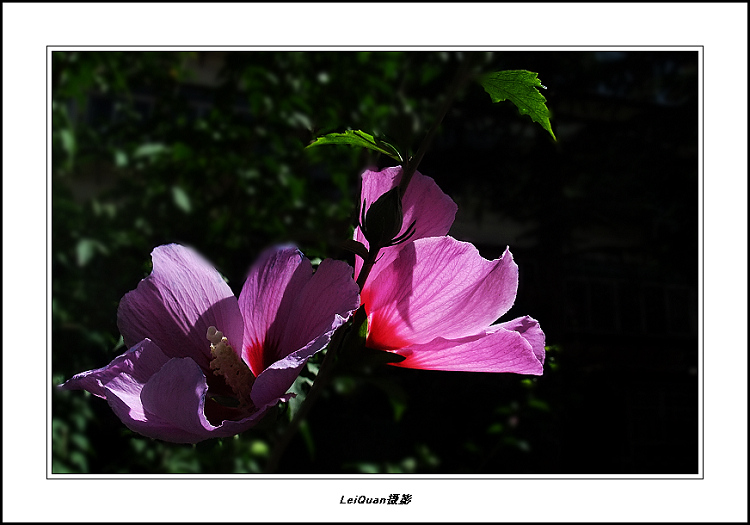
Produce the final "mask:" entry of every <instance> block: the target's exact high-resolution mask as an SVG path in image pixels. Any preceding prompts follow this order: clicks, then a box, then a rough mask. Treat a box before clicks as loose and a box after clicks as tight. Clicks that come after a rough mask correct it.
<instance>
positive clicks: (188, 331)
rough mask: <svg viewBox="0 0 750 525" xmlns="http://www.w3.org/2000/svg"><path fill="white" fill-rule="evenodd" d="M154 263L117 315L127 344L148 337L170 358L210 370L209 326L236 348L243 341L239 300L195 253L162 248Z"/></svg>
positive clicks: (174, 246)
mask: <svg viewBox="0 0 750 525" xmlns="http://www.w3.org/2000/svg"><path fill="white" fill-rule="evenodd" d="M151 259H152V261H153V270H152V272H151V275H149V276H148V277H146V278H145V279H143V280H142V281H141V282H140V283H139V284H138V287H137V288H136V289H135V290H133V291H131V292H128V293H127V294H125V296H124V297H123V298H122V300H121V301H120V306H119V308H118V310H117V326H118V327H119V328H120V332H121V333H122V336H123V339H124V341H125V344H126V345H127V346H128V347H131V346H133V345H135V344H136V343H138V342H139V341H141V340H143V339H146V338H148V339H151V340H152V341H153V342H154V343H156V344H157V345H158V346H159V348H161V350H162V351H163V352H164V353H165V354H166V355H167V356H168V357H190V358H191V359H192V360H193V361H195V362H196V363H197V364H198V365H199V366H200V367H201V369H203V370H204V371H206V370H209V361H210V359H211V356H210V345H209V344H208V342H207V340H206V331H207V330H208V327H209V326H215V327H216V328H217V329H218V330H220V331H222V332H223V333H224V335H225V336H226V337H227V339H228V340H229V342H230V344H232V345H233V346H234V347H235V348H237V347H239V345H240V343H241V341H242V316H241V314H240V310H239V307H238V306H237V299H236V298H235V297H234V294H233V293H232V290H231V289H230V288H229V286H228V285H227V283H225V282H224V279H222V277H221V275H219V272H217V271H216V269H214V267H213V266H211V264H209V263H208V262H207V261H206V260H205V259H204V258H203V257H201V256H200V255H199V254H198V253H196V252H195V251H194V250H192V249H190V248H186V247H184V246H180V245H178V244H169V245H165V246H159V247H157V248H155V249H154V251H153V252H152V253H151ZM235 345H236V346H235Z"/></svg>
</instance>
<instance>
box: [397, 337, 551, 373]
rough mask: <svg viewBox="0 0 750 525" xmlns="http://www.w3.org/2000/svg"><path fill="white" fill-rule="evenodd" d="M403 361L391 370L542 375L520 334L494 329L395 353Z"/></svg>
mask: <svg viewBox="0 0 750 525" xmlns="http://www.w3.org/2000/svg"><path fill="white" fill-rule="evenodd" d="M397 353H398V354H400V355H403V356H406V359H405V360H403V361H400V362H398V363H392V364H393V366H401V367H405V368H419V369H423V370H447V371H456V372H513V373H516V374H531V375H542V372H543V368H542V363H541V362H540V360H539V358H538V357H537V356H536V354H535V353H534V350H533V348H532V347H531V343H529V341H527V340H526V339H525V338H524V337H523V336H522V334H521V333H519V332H516V331H511V330H505V329H504V328H499V327H497V328H494V329H493V331H492V332H491V333H483V334H479V335H474V336H469V337H463V338H460V339H453V340H450V339H444V338H442V337H439V338H437V339H435V340H433V341H430V342H429V343H426V344H419V345H412V346H408V347H406V348H402V349H400V350H398V351H397Z"/></svg>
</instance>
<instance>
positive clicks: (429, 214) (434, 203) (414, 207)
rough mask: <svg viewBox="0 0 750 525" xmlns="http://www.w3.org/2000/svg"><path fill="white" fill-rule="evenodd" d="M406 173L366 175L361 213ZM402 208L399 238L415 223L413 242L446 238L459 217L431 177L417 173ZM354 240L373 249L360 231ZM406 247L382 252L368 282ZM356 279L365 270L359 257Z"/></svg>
mask: <svg viewBox="0 0 750 525" xmlns="http://www.w3.org/2000/svg"><path fill="white" fill-rule="evenodd" d="M402 172H403V169H402V168H401V167H400V166H399V167H395V168H386V169H384V170H382V171H379V172H377V171H369V170H367V171H365V172H364V173H363V174H362V192H361V195H360V202H359V204H360V209H361V207H362V204H363V201H364V202H366V205H367V208H368V209H369V207H370V206H371V205H372V204H373V203H374V202H375V201H376V200H377V199H378V198H379V197H380V196H381V195H383V194H384V193H385V192H387V191H388V190H390V189H393V188H395V187H396V186H398V184H399V182H401V175H402ZM401 207H402V211H403V214H404V222H403V226H402V228H401V231H400V232H399V235H401V234H403V233H405V232H406V230H407V228H409V225H410V224H411V223H412V222H413V221H415V220H416V223H415V233H414V235H413V236H412V238H411V239H412V240H416V239H421V238H423V237H439V236H442V235H446V234H447V233H448V230H449V229H450V227H451V225H452V224H453V220H454V219H455V217H456V211H457V210H458V207H457V206H456V203H455V202H453V200H452V199H451V198H450V197H448V195H446V194H445V193H443V191H442V190H441V189H440V188H439V187H438V185H437V184H436V183H435V180H434V179H432V178H431V177H427V176H425V175H422V174H421V173H419V172H418V171H417V172H415V173H414V176H413V177H412V179H411V181H410V182H409V187H408V188H407V189H406V193H405V194H404V197H403V199H402V200H401ZM354 239H355V240H357V241H359V242H362V243H364V245H365V246H366V247H367V248H368V249H369V247H370V245H369V244H368V242H367V239H365V236H364V234H363V233H362V232H361V231H360V229H359V227H357V228H356V229H355V231H354ZM402 246H403V245H399V246H392V247H389V248H384V249H383V250H381V252H380V256H379V257H380V259H379V260H378V262H377V263H376V264H375V266H374V267H373V269H372V271H371V272H370V276H369V277H368V279H374V278H375V276H376V275H377V273H378V272H379V271H380V268H382V267H384V266H386V265H388V264H389V263H390V262H391V261H392V260H393V259H395V258H396V256H397V255H398V252H399V250H400V249H401V247H402ZM355 259H356V262H355V267H354V270H355V272H354V275H355V277H357V276H359V271H360V270H361V269H362V259H360V258H359V257H356V258H355Z"/></svg>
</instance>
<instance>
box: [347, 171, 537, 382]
mask: <svg viewBox="0 0 750 525" xmlns="http://www.w3.org/2000/svg"><path fill="white" fill-rule="evenodd" d="M401 173H402V169H401V168H400V167H397V168H387V169H384V170H382V171H380V172H373V171H365V172H364V174H363V175H362V195H361V201H360V204H361V205H362V204H363V203H374V202H375V201H376V200H377V199H378V197H380V196H381V195H383V194H384V193H386V192H387V191H389V190H391V189H392V188H395V187H396V186H398V183H399V181H400V179H401ZM401 204H402V210H403V215H404V219H403V227H402V232H405V231H406V230H407V229H408V228H410V227H412V228H413V229H414V231H415V233H414V235H413V236H412V237H410V238H409V240H408V241H407V242H404V243H401V244H397V245H395V246H389V247H386V248H383V249H381V250H380V252H379V259H378V261H377V262H376V263H375V265H374V266H373V268H372V270H371V272H370V275H369V277H368V279H367V281H366V282H365V285H364V287H363V289H362V294H361V300H362V304H363V305H364V308H365V311H366V313H367V319H368V335H367V346H368V347H370V348H374V349H378V350H385V351H389V352H394V353H397V354H399V355H401V356H403V357H404V358H405V359H404V360H403V361H400V362H397V363H393V364H394V366H401V367H406V368H421V369H425V370H454V371H471V372H515V373H520V374H533V375H541V374H542V372H543V364H544V333H543V332H542V330H541V328H540V327H539V323H538V322H537V321H536V320H534V319H532V318H531V317H529V316H524V317H519V318H517V319H514V320H511V321H508V322H504V323H500V324H492V323H494V322H495V321H496V320H497V319H498V318H499V317H501V316H502V315H503V314H505V313H506V312H507V311H508V310H509V309H510V308H511V306H513V303H514V301H515V298H516V291H517V288H518V266H517V265H516V263H515V262H514V261H513V256H512V255H511V253H510V251H509V250H508V249H507V248H506V250H505V253H503V255H502V257H500V258H499V259H496V260H494V261H489V260H487V259H484V258H483V257H482V256H481V255H480V254H479V252H478V251H477V249H476V248H475V247H474V246H473V245H472V244H470V243H466V242H461V241H458V240H456V239H454V238H452V237H449V236H447V233H448V230H449V229H450V227H451V225H452V224H453V220H454V218H455V214H456V210H457V207H456V204H455V203H454V202H453V201H452V200H451V199H450V197H448V196H447V195H445V194H444V193H443V192H442V191H441V190H440V188H439V187H438V186H437V184H436V183H435V181H434V180H433V179H431V178H430V177H426V176H424V175H422V174H421V173H419V172H416V173H415V174H414V177H413V178H412V180H411V182H410V184H409V186H408V188H407V190H406V193H405V194H404V196H403V199H402V203H401ZM365 206H366V204H364V205H363V207H365ZM366 212H367V210H365V214H366ZM414 221H416V222H414ZM412 223H414V224H413V226H412ZM402 232H399V233H402ZM354 239H355V240H356V241H359V242H361V243H363V244H364V245H365V246H366V247H367V248H368V249H369V244H368V241H367V239H366V238H365V235H364V233H363V232H362V231H361V229H360V228H357V229H356V230H355V233H354ZM362 265H363V263H362V260H361V259H359V258H357V261H356V265H355V277H356V276H358V275H359V272H360V271H361V269H362Z"/></svg>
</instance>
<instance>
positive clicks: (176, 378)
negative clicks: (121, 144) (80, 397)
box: [62, 244, 359, 443]
mask: <svg viewBox="0 0 750 525" xmlns="http://www.w3.org/2000/svg"><path fill="white" fill-rule="evenodd" d="M151 257H152V261H153V271H152V273H151V274H150V275H149V276H148V277H146V278H145V279H143V280H142V281H141V282H140V283H139V285H138V287H137V288H136V289H135V290H133V291H131V292H129V293H127V294H126V295H125V296H124V297H123V298H122V301H121V302H120V306H119V309H118V312H117V321H118V326H119V328H120V332H121V333H122V335H123V339H124V342H125V345H126V346H127V347H128V348H129V350H128V351H127V352H126V353H124V354H122V355H120V356H119V357H116V358H115V359H114V360H113V361H112V362H111V363H110V364H108V365H107V366H105V367H103V368H99V369H97V370H90V371H87V372H83V373H80V374H77V375H76V376H74V377H73V378H71V379H70V380H68V381H67V382H66V383H64V384H63V385H62V388H64V389H84V390H88V391H89V392H91V393H92V394H94V395H96V396H98V397H101V398H104V399H106V400H107V402H108V403H109V405H110V407H111V408H112V410H113V411H114V412H115V414H116V415H117V416H118V417H119V418H120V419H121V420H122V422H123V423H124V424H125V425H126V426H127V427H128V428H130V429H131V430H133V431H135V432H139V433H141V434H143V435H145V436H148V437H152V438H158V439H163V440H165V441H172V442H177V443H196V442H198V441H202V440H204V439H208V438H211V437H225V436H231V435H234V434H237V433H240V432H244V431H245V430H247V429H249V428H250V427H252V426H254V425H255V424H256V423H257V422H258V421H259V420H260V419H261V417H262V416H263V415H264V414H265V412H266V411H267V410H268V409H269V408H271V407H273V406H275V405H276V404H278V403H279V402H282V401H287V400H288V399H289V398H290V397H291V396H292V394H289V393H287V390H288V389H289V387H290V386H291V385H292V383H293V382H294V380H295V378H296V377H297V375H298V374H299V372H300V370H301V369H302V367H303V366H304V364H305V363H306V362H307V359H309V358H310V357H311V356H312V355H314V354H315V353H316V352H318V351H319V350H321V349H322V348H323V347H324V346H325V345H326V344H327V343H328V341H329V340H330V338H331V335H332V334H333V332H334V331H335V330H336V328H338V327H339V326H340V325H341V324H343V323H344V322H345V320H346V319H347V318H348V317H349V316H350V315H351V313H352V311H353V310H355V309H356V308H357V306H358V305H359V297H358V290H357V286H356V284H355V283H354V281H353V280H352V278H351V275H352V269H351V267H350V266H349V265H347V264H346V263H344V262H341V261H334V260H330V259H327V260H325V261H323V262H322V263H321V264H320V266H319V267H318V269H317V270H316V271H315V273H313V270H312V266H311V264H310V261H308V260H307V259H306V258H305V257H304V256H303V255H302V254H301V253H300V252H299V250H297V249H296V248H293V247H282V248H275V249H270V250H267V251H266V252H264V253H263V254H262V255H261V256H260V258H259V260H258V261H257V263H256V264H255V265H254V266H253V267H252V268H251V270H250V273H249V276H248V278H247V281H246V282H245V284H244V286H243V288H242V292H241V293H240V297H239V301H238V300H237V299H236V298H235V296H234V295H233V293H232V291H231V289H230V288H229V286H228V285H227V284H226V283H225V282H224V280H223V279H222V277H221V275H219V273H218V272H217V271H216V270H215V269H214V268H213V267H212V266H211V265H210V264H209V263H208V262H206V261H205V260H204V259H203V258H202V257H201V256H199V255H198V254H197V253H196V252H194V251H193V250H191V249H188V248H185V247H183V246H180V245H176V244H170V245H166V246H159V247H157V248H155V249H154V251H153V252H152V254H151Z"/></svg>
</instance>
